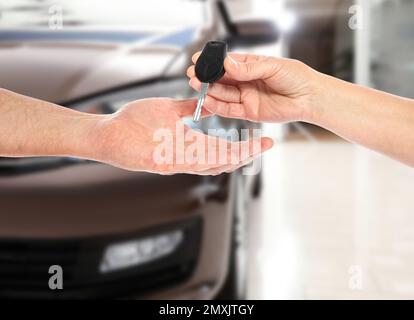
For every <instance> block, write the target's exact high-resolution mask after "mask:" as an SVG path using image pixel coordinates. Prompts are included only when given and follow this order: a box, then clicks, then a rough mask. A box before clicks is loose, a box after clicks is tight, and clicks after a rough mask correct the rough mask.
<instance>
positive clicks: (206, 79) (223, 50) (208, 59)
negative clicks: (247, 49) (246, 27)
mask: <svg viewBox="0 0 414 320" xmlns="http://www.w3.org/2000/svg"><path fill="white" fill-rule="evenodd" d="M226 56H227V43H225V42H223V41H209V42H207V43H206V45H205V46H204V48H203V51H202V52H201V55H200V57H199V58H198V60H197V63H196V65H195V74H196V77H197V79H198V80H200V81H201V91H200V95H199V97H198V102H197V107H196V109H195V111H194V115H193V121H194V122H198V121H200V117H201V111H202V109H203V104H204V99H205V98H206V94H207V90H208V85H209V84H210V83H213V82H216V81H218V80H220V78H221V77H222V76H223V75H224V72H225V70H224V59H225V58H226Z"/></svg>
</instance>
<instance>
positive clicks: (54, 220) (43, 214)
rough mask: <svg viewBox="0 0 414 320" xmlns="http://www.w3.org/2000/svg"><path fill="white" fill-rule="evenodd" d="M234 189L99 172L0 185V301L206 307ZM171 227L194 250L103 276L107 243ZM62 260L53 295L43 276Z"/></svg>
mask: <svg viewBox="0 0 414 320" xmlns="http://www.w3.org/2000/svg"><path fill="white" fill-rule="evenodd" d="M231 181H232V176H231V175H223V176H219V177H198V176H190V175H177V176H169V177H163V176H157V175H150V174H142V173H130V172H126V171H123V170H119V169H116V168H112V167H109V166H106V165H102V164H80V165H73V166H67V167H63V168H57V169H55V170H48V171H41V172H37V173H32V174H25V175H16V176H9V177H2V178H1V179H0V201H1V203H2V210H1V212H0V262H1V263H0V283H2V285H1V286H0V295H2V296H4V297H25V298H31V297H33V298H50V297H52V298H99V297H113V298H144V297H145V298H172V299H191V298H212V297H213V296H214V295H215V293H216V292H217V291H218V289H219V287H220V285H221V283H222V281H223V280H224V277H225V274H226V268H227V264H228V256H229V254H228V252H229V241H230V230H231V221H232V220H231V213H232V208H231V203H232V201H231V199H232V191H231V190H232V188H231V185H232V182H231ZM177 227H180V228H181V227H182V228H184V229H186V230H187V231H186V234H187V235H188V239H189V241H190V243H187V244H186V246H185V248H182V252H181V253H180V252H179V254H178V256H177V257H173V256H171V257H166V258H165V259H163V260H162V261H161V260H160V261H159V263H158V264H157V263H155V264H152V263H148V265H147V266H143V267H142V268H139V269H134V270H133V269H130V270H124V271H122V272H114V273H113V274H112V275H110V276H109V277H108V276H101V275H99V273H98V272H99V271H98V268H99V262H100V259H101V256H102V251H103V250H104V247H105V246H106V245H107V244H108V243H111V242H113V241H119V240H120V239H128V238H134V237H140V236H142V235H146V234H151V233H156V232H160V231H162V230H168V229H171V228H177ZM167 258H168V259H171V258H172V261H169V260H168V259H167ZM42 259H43V260H42ZM62 259H63V260H62ZM64 259H68V260H67V261H69V262H68V268H67V269H66V271H65V267H63V272H64V277H63V279H64V289H63V290H57V291H53V292H52V291H51V290H50V289H49V288H48V282H47V280H48V277H50V275H49V274H48V268H46V267H47V265H48V264H58V265H59V264H63V265H64V263H65V261H66V260H64ZM39 261H41V263H39ZM85 261H86V262H85ZM69 266H70V267H69ZM71 268H72V269H73V270H72V269H71ZM7 272H9V273H7ZM42 283H44V285H42ZM65 283H66V286H65ZM39 284H40V287H39V286H38V285H39Z"/></svg>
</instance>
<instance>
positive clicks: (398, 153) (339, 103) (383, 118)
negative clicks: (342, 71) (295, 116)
mask: <svg viewBox="0 0 414 320" xmlns="http://www.w3.org/2000/svg"><path fill="white" fill-rule="evenodd" d="M320 77H321V79H320V81H319V83H320V92H319V94H318V96H319V97H320V98H318V99H316V100H315V105H314V106H312V108H313V109H314V110H313V111H312V112H310V113H309V115H310V116H309V119H308V120H309V122H312V123H315V124H317V125H319V126H322V127H324V128H326V129H328V130H330V131H333V132H334V133H336V134H338V135H339V136H342V137H343V138H345V139H347V140H349V141H352V142H355V143H358V144H361V145H364V146H366V147H368V148H370V149H374V150H376V151H378V152H381V153H384V154H387V155H389V156H391V157H393V158H396V159H398V160H400V161H402V162H405V163H407V164H408V165H411V166H414V101H413V100H410V99H405V98H401V97H398V96H394V95H391V94H387V93H384V92H381V91H377V90H373V89H369V88H364V87H361V86H357V85H354V84H351V83H348V82H345V81H341V80H338V79H335V78H333V77H329V76H326V75H322V74H321V75H320Z"/></svg>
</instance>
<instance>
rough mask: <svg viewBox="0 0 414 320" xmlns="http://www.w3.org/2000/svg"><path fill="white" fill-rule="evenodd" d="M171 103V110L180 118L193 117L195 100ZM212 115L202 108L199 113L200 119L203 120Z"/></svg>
mask: <svg viewBox="0 0 414 320" xmlns="http://www.w3.org/2000/svg"><path fill="white" fill-rule="evenodd" d="M172 102H173V104H172V105H173V108H174V110H175V111H176V112H177V114H178V116H179V117H180V118H183V117H188V116H191V115H193V113H194V110H195V108H196V106H197V100H196V99H184V100H172ZM212 115H213V114H212V113H211V112H210V111H208V110H206V109H205V108H203V110H202V111H201V117H203V118H205V117H209V116H212Z"/></svg>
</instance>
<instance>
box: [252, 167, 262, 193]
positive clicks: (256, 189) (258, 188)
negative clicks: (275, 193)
mask: <svg viewBox="0 0 414 320" xmlns="http://www.w3.org/2000/svg"><path fill="white" fill-rule="evenodd" d="M262 189H263V175H262V173H259V174H258V175H257V177H256V179H255V180H254V184H253V190H252V196H253V198H255V199H256V198H259V197H260V195H261V194H262Z"/></svg>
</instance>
